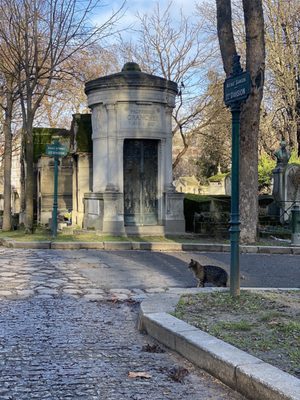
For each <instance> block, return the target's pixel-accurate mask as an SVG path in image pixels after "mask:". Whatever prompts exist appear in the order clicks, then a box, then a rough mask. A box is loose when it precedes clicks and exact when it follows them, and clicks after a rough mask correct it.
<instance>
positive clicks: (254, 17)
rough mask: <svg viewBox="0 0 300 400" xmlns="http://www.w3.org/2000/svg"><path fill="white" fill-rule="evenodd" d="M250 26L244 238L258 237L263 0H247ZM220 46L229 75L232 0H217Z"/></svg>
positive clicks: (243, 146) (243, 145) (243, 141)
mask: <svg viewBox="0 0 300 400" xmlns="http://www.w3.org/2000/svg"><path fill="white" fill-rule="evenodd" d="M243 8H244V19H245V28H246V69H247V70H248V71H249V73H250V76H251V81H252V88H251V94H250V96H249V98H248V100H247V102H246V104H244V105H243V107H242V113H241V126H240V215H241V242H244V243H253V242H255V241H256V239H257V223H258V172H257V169H258V134H259V118H260V116H259V114H260V104H261V100H262V95H263V83H264V61H265V44H264V19H263V10H262V1H261V0H243ZM217 24H218V38H219V43H220V50H221V54H222V60H223V65H224V70H225V72H226V75H227V76H229V75H230V73H231V64H232V57H233V55H234V54H235V53H236V47H235V42H234V37H233V31H232V16H231V2H230V0H217Z"/></svg>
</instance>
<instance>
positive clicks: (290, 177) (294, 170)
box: [273, 140, 300, 223]
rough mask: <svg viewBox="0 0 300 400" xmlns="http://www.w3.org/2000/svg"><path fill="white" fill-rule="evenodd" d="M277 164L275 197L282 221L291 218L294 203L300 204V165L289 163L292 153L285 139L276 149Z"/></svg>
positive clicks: (274, 181)
mask: <svg viewBox="0 0 300 400" xmlns="http://www.w3.org/2000/svg"><path fill="white" fill-rule="evenodd" d="M274 156H275V157H276V160H277V164H276V167H275V169H274V170H273V197H274V200H275V202H276V203H277V205H278V206H279V208H280V221H281V223H284V222H287V221H288V220H289V218H290V215H291V211H292V208H293V206H294V205H300V165H298V164H288V162H289V159H290V157H291V153H290V152H289V150H288V149H287V146H286V142H285V140H282V141H281V143H280V148H279V149H278V150H276V151H275V153H274Z"/></svg>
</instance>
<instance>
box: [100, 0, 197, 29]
mask: <svg viewBox="0 0 300 400" xmlns="http://www.w3.org/2000/svg"><path fill="white" fill-rule="evenodd" d="M196 1H197V0H173V1H172V8H171V9H173V10H174V16H176V13H177V12H178V9H180V8H182V9H183V11H184V14H185V15H186V16H192V15H193V14H194V11H195V4H196ZM158 2H159V6H160V8H161V9H162V10H164V9H166V7H167V5H168V4H169V3H170V0H127V1H126V4H125V6H124V11H125V15H124V16H123V18H122V20H121V21H120V27H127V26H129V25H131V24H133V23H134V22H136V17H135V15H136V14H137V12H139V13H140V14H146V13H148V12H149V13H151V11H152V10H153V8H154V7H155V6H156V4H157V3H158ZM198 2H200V1H199V0H198ZM122 3H123V0H113V1H110V2H105V1H103V3H102V4H103V5H105V6H104V7H103V8H101V12H100V13H99V14H98V15H97V16H94V18H93V20H94V22H96V23H98V24H101V22H103V21H105V20H107V18H108V17H109V16H110V15H111V12H112V10H114V11H116V10H118V9H119V8H120V6H121V5H122Z"/></svg>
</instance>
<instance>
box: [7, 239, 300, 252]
mask: <svg viewBox="0 0 300 400" xmlns="http://www.w3.org/2000/svg"><path fill="white" fill-rule="evenodd" d="M0 243H1V244H2V245H3V246H5V247H13V248H24V249H55V250H57V249H59V250H78V249H98V250H149V251H203V252H229V251H230V245H229V244H220V243H167V242H126V241H122V242H113V241H112V242H51V241H40V242H19V241H16V240H12V239H8V238H1V239H0ZM240 252H241V253H252V254H296V255H300V247H293V246H247V245H241V246H240Z"/></svg>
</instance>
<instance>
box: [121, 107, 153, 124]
mask: <svg viewBox="0 0 300 400" xmlns="http://www.w3.org/2000/svg"><path fill="white" fill-rule="evenodd" d="M122 114H123V113H122ZM123 117H124V121H122V122H123V126H124V127H125V128H129V129H130V128H141V129H156V128H159V120H160V118H159V117H160V109H159V107H155V106H152V105H130V106H127V107H125V109H124V114H123Z"/></svg>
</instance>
